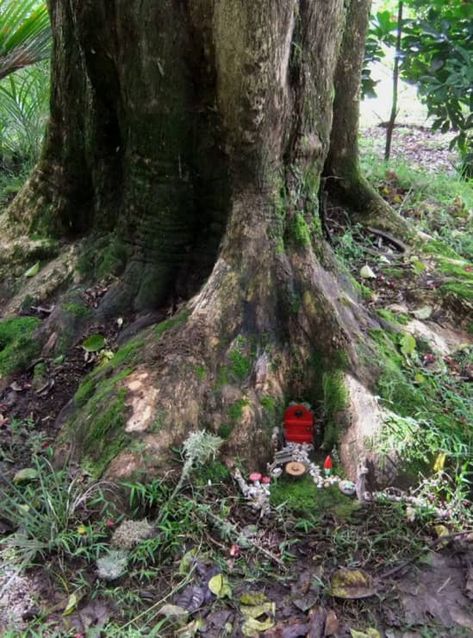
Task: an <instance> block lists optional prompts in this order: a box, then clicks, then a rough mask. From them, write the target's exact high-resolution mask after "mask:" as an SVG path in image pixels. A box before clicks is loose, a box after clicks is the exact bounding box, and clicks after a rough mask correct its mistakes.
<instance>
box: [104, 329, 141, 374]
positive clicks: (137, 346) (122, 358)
mask: <svg viewBox="0 0 473 638" xmlns="http://www.w3.org/2000/svg"><path fill="white" fill-rule="evenodd" d="M144 343H145V342H144V339H143V338H142V337H135V338H134V339H130V341H127V343H125V344H124V345H123V346H122V347H121V348H119V349H118V350H117V352H115V354H114V355H113V357H112V358H111V359H110V360H108V361H105V362H104V363H102V364H101V365H99V366H97V368H95V370H94V371H93V372H92V375H93V376H94V377H103V376H105V375H106V374H107V373H109V372H110V371H111V370H116V369H117V368H119V367H120V366H121V365H122V364H124V363H125V364H126V365H127V366H128V367H130V366H131V365H132V364H133V363H135V362H136V360H137V355H138V353H139V351H140V350H141V348H143V347H144Z"/></svg>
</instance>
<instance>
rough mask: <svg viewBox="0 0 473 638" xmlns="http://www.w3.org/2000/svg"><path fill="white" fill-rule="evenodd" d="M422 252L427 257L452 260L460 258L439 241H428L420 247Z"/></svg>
mask: <svg viewBox="0 0 473 638" xmlns="http://www.w3.org/2000/svg"><path fill="white" fill-rule="evenodd" d="M420 247H421V249H422V252H424V253H426V254H427V255H441V256H443V257H450V258H452V259H459V258H460V256H459V255H458V253H457V252H455V251H454V250H453V248H450V246H448V245H447V244H446V243H445V242H443V241H440V240H439V239H432V240H431V241H428V242H427V243H426V244H422V245H421V246H420Z"/></svg>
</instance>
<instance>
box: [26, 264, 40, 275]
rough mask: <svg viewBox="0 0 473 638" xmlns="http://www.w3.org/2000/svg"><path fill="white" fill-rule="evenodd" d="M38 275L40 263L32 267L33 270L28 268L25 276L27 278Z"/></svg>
mask: <svg viewBox="0 0 473 638" xmlns="http://www.w3.org/2000/svg"><path fill="white" fill-rule="evenodd" d="M38 273H39V261H37V262H36V263H35V264H34V265H33V266H31V268H28V270H27V271H26V272H25V274H24V276H25V277H34V276H35V275H37V274H38Z"/></svg>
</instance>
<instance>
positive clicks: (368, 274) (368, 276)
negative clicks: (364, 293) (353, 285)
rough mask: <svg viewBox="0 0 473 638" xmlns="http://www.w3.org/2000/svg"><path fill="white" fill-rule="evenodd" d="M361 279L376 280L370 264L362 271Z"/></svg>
mask: <svg viewBox="0 0 473 638" xmlns="http://www.w3.org/2000/svg"><path fill="white" fill-rule="evenodd" d="M360 277H363V279H376V273H375V272H374V271H373V269H372V268H370V266H368V264H365V265H364V266H363V268H361V270H360Z"/></svg>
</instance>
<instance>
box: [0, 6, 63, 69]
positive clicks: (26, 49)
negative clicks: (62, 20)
mask: <svg viewBox="0 0 473 638" xmlns="http://www.w3.org/2000/svg"><path fill="white" fill-rule="evenodd" d="M50 43H51V26H50V22H49V15H48V11H47V7H46V5H45V3H44V2H43V1H42V0H0V80H1V79H2V78H4V77H6V76H7V75H9V74H10V73H13V72H14V71H17V70H18V69H22V68H24V67H25V66H29V65H30V64H35V63H36V62H38V61H40V60H43V59H45V58H46V57H48V56H49V49H50Z"/></svg>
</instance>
